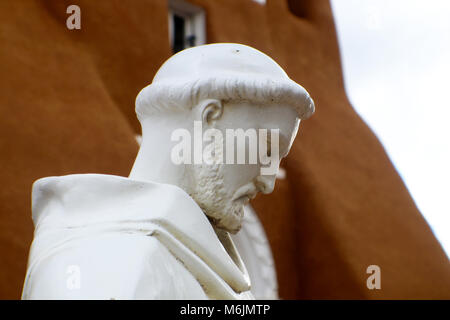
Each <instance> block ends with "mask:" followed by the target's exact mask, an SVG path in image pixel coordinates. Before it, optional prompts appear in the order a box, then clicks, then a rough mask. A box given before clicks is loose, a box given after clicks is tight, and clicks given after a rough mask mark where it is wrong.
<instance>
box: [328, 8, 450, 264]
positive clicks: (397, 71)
mask: <svg viewBox="0 0 450 320" xmlns="http://www.w3.org/2000/svg"><path fill="white" fill-rule="evenodd" d="M331 4H332V8H333V11H334V15H335V19H336V26H337V30H338V38H339V45H340V49H341V56H342V62H343V68H344V79H345V84H346V90H347V94H348V96H349V98H350V101H351V103H352V104H353V106H354V108H355V109H356V111H357V112H358V113H359V114H360V115H361V117H362V118H363V119H364V120H365V121H366V123H367V124H368V125H369V126H370V127H371V128H372V130H373V131H374V132H375V134H376V135H377V136H378V138H379V139H380V140H381V142H382V144H383V145H384V147H385V149H386V150H387V152H388V154H389V157H390V158H391V160H392V161H393V163H394V165H395V166H396V168H397V170H398V171H399V173H400V175H401V177H402V178H403V180H404V181H405V183H406V185H407V187H408V189H409V191H410V193H411V195H412V197H413V198H414V200H415V202H416V204H417V206H418V207H419V210H420V211H421V212H422V214H423V215H424V217H425V218H426V219H427V221H428V223H429V224H430V226H431V227H432V229H433V231H434V232H435V235H436V236H437V238H438V239H439V240H440V242H441V244H442V245H443V247H444V249H445V250H446V252H447V255H450V169H449V166H450V141H449V139H450V102H449V97H448V94H449V91H450V80H449V78H450V1H448V0H428V1H425V0H390V1H388V0H331Z"/></svg>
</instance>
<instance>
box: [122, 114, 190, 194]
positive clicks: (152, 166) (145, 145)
mask: <svg viewBox="0 0 450 320" xmlns="http://www.w3.org/2000/svg"><path fill="white" fill-rule="evenodd" d="M176 128H178V126H177V124H176V122H174V121H173V122H169V121H167V119H165V120H164V121H159V120H158V119H155V120H153V121H146V122H144V123H143V124H142V132H143V137H142V144H141V148H140V149H139V153H138V155H137V157H136V160H135V162H134V165H133V168H132V169H131V172H130V175H129V178H131V179H134V180H140V181H152V182H158V183H166V184H172V185H176V186H179V187H180V188H183V189H185V188H184V187H185V186H186V185H188V184H187V181H186V176H187V175H186V167H185V166H184V165H175V164H174V163H173V162H172V159H171V151H172V147H173V145H174V142H173V141H171V135H172V132H173V130H175V129H176Z"/></svg>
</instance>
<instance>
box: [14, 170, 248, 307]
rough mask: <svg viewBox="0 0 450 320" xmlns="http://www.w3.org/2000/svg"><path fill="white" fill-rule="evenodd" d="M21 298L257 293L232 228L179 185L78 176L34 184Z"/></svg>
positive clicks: (194, 296)
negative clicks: (214, 221) (219, 224)
mask: <svg viewBox="0 0 450 320" xmlns="http://www.w3.org/2000/svg"><path fill="white" fill-rule="evenodd" d="M32 212H33V222H34V225H35V234H34V240H33V243H32V246H31V249H30V255H29V261H28V268H27V274H26V278H25V284H24V289H23V293H22V298H23V299H252V298H253V296H252V294H251V293H250V280H249V276H248V273H247V270H246V269H245V266H244V264H243V263H242V260H241V258H240V256H239V254H238V252H237V250H236V248H235V247H234V244H233V242H232V241H231V238H230V236H229V234H228V233H227V232H225V231H221V230H218V229H215V228H213V226H212V225H211V223H210V222H209V220H208V219H207V217H206V216H205V214H204V213H203V211H202V210H201V209H200V207H199V206H198V205H197V204H196V202H195V201H194V200H193V199H192V198H191V197H190V196H189V195H188V194H187V193H186V192H185V191H183V190H182V189H181V188H179V187H177V186H174V185H168V184H161V183H154V182H143V181H137V180H132V179H129V178H124V177H119V176H112V175H101V174H78V175H68V176H62V177H48V178H43V179H40V180H37V181H36V182H35V183H34V185H33V192H32Z"/></svg>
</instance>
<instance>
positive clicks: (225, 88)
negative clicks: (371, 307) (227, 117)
mask: <svg viewBox="0 0 450 320" xmlns="http://www.w3.org/2000/svg"><path fill="white" fill-rule="evenodd" d="M204 99H219V100H222V101H238V100H248V101H251V102H253V103H257V104H268V103H270V104H272V103H276V104H281V105H287V106H291V107H293V108H294V109H295V110H296V111H297V114H298V116H299V118H300V119H306V118H308V117H309V116H310V115H311V114H312V113H313V112H314V102H313V100H312V99H311V97H310V96H309V94H308V93H307V92H306V90H305V89H304V88H303V87H302V86H300V85H298V84H297V83H295V82H294V81H292V80H290V79H286V80H284V79H283V80H280V79H277V80H276V81H274V80H272V79H267V78H252V79H249V78H244V79H242V78H237V77H230V78H218V77H214V78H206V79H199V80H195V81H187V82H181V81H179V82H176V81H174V82H172V81H171V82H170V83H169V82H166V81H160V82H154V83H152V84H150V85H149V86H147V87H145V88H144V89H142V90H141V92H140V93H139V94H138V96H137V97H136V113H137V116H138V118H139V121H142V120H144V119H145V118H147V117H150V116H152V115H154V114H158V113H162V112H169V111H177V110H179V111H182V110H186V109H187V110H190V109H192V108H193V107H194V106H196V105H197V104H198V103H199V102H201V101H202V100H204Z"/></svg>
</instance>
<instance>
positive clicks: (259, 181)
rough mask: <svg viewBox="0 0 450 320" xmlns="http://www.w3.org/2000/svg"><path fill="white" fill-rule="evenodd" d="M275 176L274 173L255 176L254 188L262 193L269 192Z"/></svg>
mask: <svg viewBox="0 0 450 320" xmlns="http://www.w3.org/2000/svg"><path fill="white" fill-rule="evenodd" d="M275 178H276V177H275V175H270V176H258V177H256V179H255V185H256V188H257V189H258V191H260V192H262V193H264V194H267V193H271V192H272V191H273V188H274V187H275Z"/></svg>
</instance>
